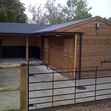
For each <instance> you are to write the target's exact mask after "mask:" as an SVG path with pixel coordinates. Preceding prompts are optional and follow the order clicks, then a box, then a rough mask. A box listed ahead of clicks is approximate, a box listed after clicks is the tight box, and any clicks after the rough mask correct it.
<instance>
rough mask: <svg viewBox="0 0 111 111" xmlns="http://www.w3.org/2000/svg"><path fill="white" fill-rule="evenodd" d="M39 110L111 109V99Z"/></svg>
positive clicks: (109, 110)
mask: <svg viewBox="0 0 111 111" xmlns="http://www.w3.org/2000/svg"><path fill="white" fill-rule="evenodd" d="M35 111H36V110H35ZM37 111H111V100H104V101H97V102H91V103H84V104H78V105H69V106H61V107H56V108H50V109H42V110H37Z"/></svg>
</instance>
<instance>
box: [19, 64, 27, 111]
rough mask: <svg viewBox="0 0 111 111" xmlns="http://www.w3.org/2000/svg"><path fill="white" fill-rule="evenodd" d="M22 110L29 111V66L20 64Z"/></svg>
mask: <svg viewBox="0 0 111 111" xmlns="http://www.w3.org/2000/svg"><path fill="white" fill-rule="evenodd" d="M20 73H21V76H20V111H28V66H27V65H26V64H22V65H21V66H20Z"/></svg>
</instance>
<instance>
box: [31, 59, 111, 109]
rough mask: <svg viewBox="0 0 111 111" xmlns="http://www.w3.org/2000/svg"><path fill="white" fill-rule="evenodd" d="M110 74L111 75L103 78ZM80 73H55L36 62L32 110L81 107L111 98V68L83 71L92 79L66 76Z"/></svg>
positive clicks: (66, 71) (32, 87) (46, 66)
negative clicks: (84, 104)
mask: <svg viewBox="0 0 111 111" xmlns="http://www.w3.org/2000/svg"><path fill="white" fill-rule="evenodd" d="M104 71H105V72H107V73H108V74H110V75H107V74H106V75H99V74H100V73H103V72H104ZM77 72H78V69H62V70H55V69H53V68H51V67H50V66H48V65H46V64H44V63H42V62H41V61H36V63H33V62H32V63H31V62H30V64H29V109H30V110H32V109H41V108H48V107H54V106H61V105H68V104H78V103H85V102H91V101H98V100H103V99H110V98H111V68H109V67H107V68H105V67H104V68H103V67H90V68H82V69H81V73H82V74H85V73H88V74H89V75H90V74H91V75H92V76H91V77H90V76H88V77H82V78H81V79H77V78H76V77H75V78H71V79H69V78H66V77H64V76H63V74H64V73H77Z"/></svg>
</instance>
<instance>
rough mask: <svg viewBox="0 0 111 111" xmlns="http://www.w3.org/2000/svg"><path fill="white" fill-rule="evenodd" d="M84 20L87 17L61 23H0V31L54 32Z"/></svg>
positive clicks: (25, 32) (21, 32)
mask: <svg viewBox="0 0 111 111" xmlns="http://www.w3.org/2000/svg"><path fill="white" fill-rule="evenodd" d="M83 20H86V19H82V20H75V21H72V22H67V23H61V24H56V25H46V24H25V23H0V33H18V34H19V33H20V34H33V33H43V32H53V31H56V30H57V29H60V28H64V27H66V26H70V25H73V24H76V23H79V22H81V21H83Z"/></svg>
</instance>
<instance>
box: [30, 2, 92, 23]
mask: <svg viewBox="0 0 111 111" xmlns="http://www.w3.org/2000/svg"><path fill="white" fill-rule="evenodd" d="M90 10H91V7H90V8H88V6H87V2H86V0H68V1H67V6H62V5H61V4H56V0H47V2H46V4H45V5H44V7H43V8H41V7H40V6H39V7H36V6H33V7H31V8H29V11H30V12H31V15H32V20H31V21H32V23H47V24H58V23H63V22H68V21H72V20H75V19H84V18H88V17H91V16H92V15H91V14H90V13H89V11H90Z"/></svg>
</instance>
